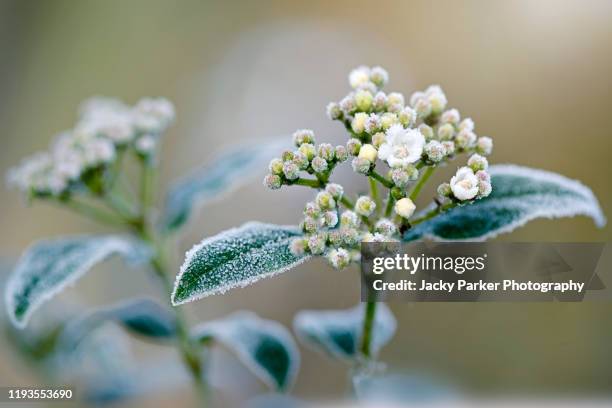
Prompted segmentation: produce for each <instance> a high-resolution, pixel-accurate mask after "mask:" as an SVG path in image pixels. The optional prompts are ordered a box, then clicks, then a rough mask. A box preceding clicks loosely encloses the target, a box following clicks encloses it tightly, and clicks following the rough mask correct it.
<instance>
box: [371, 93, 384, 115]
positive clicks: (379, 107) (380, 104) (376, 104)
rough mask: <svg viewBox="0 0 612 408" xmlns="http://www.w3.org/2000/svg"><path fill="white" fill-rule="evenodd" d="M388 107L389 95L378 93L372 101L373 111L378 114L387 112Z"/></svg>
mask: <svg viewBox="0 0 612 408" xmlns="http://www.w3.org/2000/svg"><path fill="white" fill-rule="evenodd" d="M386 106H387V95H386V94H385V93H384V92H377V93H376V95H374V99H373V100H372V109H373V110H374V111H376V112H380V111H383V110H385V107H386Z"/></svg>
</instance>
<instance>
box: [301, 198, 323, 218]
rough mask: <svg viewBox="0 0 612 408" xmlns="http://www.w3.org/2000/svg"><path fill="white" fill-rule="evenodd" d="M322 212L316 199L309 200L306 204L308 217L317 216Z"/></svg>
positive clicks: (305, 208)
mask: <svg viewBox="0 0 612 408" xmlns="http://www.w3.org/2000/svg"><path fill="white" fill-rule="evenodd" d="M320 214H321V209H320V208H319V206H318V205H317V204H315V202H314V201H309V202H307V203H306V205H305V206H304V215H305V216H306V217H313V218H317V217H318V216H319V215H320Z"/></svg>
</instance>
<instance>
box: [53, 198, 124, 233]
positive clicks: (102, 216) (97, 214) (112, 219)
mask: <svg viewBox="0 0 612 408" xmlns="http://www.w3.org/2000/svg"><path fill="white" fill-rule="evenodd" d="M55 202H56V203H59V204H61V205H62V206H65V207H67V208H68V209H70V210H72V211H74V212H76V213H78V214H80V215H83V216H85V217H87V218H90V219H92V220H94V221H97V222H99V223H101V224H108V225H113V226H118V227H119V226H121V227H125V226H126V225H128V224H129V222H128V221H127V220H125V219H122V218H121V217H119V216H117V215H116V214H113V213H110V212H108V211H105V210H102V209H100V208H97V207H94V206H92V205H89V204H86V203H83V202H81V201H76V200H74V199H72V198H66V199H62V200H58V201H55Z"/></svg>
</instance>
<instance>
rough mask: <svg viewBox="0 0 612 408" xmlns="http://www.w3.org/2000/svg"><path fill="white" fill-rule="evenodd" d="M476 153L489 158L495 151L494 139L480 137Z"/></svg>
mask: <svg viewBox="0 0 612 408" xmlns="http://www.w3.org/2000/svg"><path fill="white" fill-rule="evenodd" d="M476 151H477V152H478V153H480V154H482V155H484V156H488V155H490V154H491V152H492V151H493V139H491V138H490V137H488V136H482V137H479V138H478V140H477V141H476Z"/></svg>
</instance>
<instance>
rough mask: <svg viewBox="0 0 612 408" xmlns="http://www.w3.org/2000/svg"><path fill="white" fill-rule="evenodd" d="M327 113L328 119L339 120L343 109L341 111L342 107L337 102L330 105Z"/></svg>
mask: <svg viewBox="0 0 612 408" xmlns="http://www.w3.org/2000/svg"><path fill="white" fill-rule="evenodd" d="M325 111H326V113H327V117H328V118H330V119H331V120H338V119H340V118H341V117H342V109H340V105H339V104H337V103H336V102H330V103H328V104H327V108H326V109H325Z"/></svg>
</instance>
